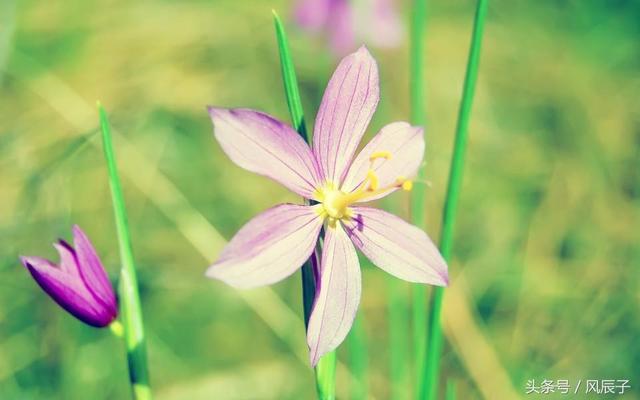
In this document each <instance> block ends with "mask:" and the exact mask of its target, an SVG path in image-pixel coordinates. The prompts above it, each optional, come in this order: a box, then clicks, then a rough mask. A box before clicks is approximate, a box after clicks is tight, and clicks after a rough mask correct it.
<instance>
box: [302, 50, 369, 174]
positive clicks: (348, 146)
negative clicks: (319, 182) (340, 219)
mask: <svg viewBox="0 0 640 400" xmlns="http://www.w3.org/2000/svg"><path fill="white" fill-rule="evenodd" d="M379 97H380V87H379V83H378V66H377V65H376V61H375V60H374V59H373V57H371V54H369V51H368V50H367V49H366V47H364V46H363V47H361V48H360V49H359V50H358V51H356V52H355V53H352V54H350V55H348V56H347V57H345V58H344V59H343V60H342V61H341V62H340V65H338V68H337V69H336V71H335V72H334V73H333V76H332V77H331V80H330V81H329V84H328V85H327V89H326V90H325V92H324V96H323V98H322V104H321V105H320V109H319V110H318V115H317V117H316V123H315V127H314V133H313V153H314V154H315V156H316V159H317V160H318V164H319V165H320V168H321V169H322V171H323V178H324V179H325V180H328V181H330V182H332V183H334V184H336V185H338V186H340V183H341V182H342V178H343V177H344V175H345V173H346V170H347V168H348V167H349V164H350V163H351V158H352V157H353V154H354V153H355V151H356V149H357V147H358V144H359V143H360V139H362V135H364V132H365V130H366V129H367V126H368V125H369V121H370V120H371V117H372V116H373V113H374V111H375V110H376V106H377V105H378V100H379Z"/></svg>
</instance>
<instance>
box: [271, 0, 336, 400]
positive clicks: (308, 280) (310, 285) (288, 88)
mask: <svg viewBox="0 0 640 400" xmlns="http://www.w3.org/2000/svg"><path fill="white" fill-rule="evenodd" d="M273 20H274V24H275V30H276V38H277V42H278V50H279V53H280V68H281V72H282V80H283V82H284V90H285V95H286V98H287V106H288V108H289V114H290V117H291V123H292V125H293V128H294V129H295V130H296V131H297V132H298V134H300V136H301V137H302V138H303V139H304V140H305V141H306V142H307V143H309V144H311V137H310V135H309V134H308V133H307V126H306V124H305V121H304V111H303V109H302V100H301V99H300V90H299V88H298V79H297V77H296V71H295V68H294V65H293V60H292V58H291V52H290V50H289V41H288V39H287V34H286V32H285V30H284V26H283V24H282V21H281V20H280V17H279V16H278V14H277V13H276V12H275V10H274V11H273ZM320 254H322V247H321V245H320V242H318V244H317V245H316V250H315V252H314V254H313V255H312V256H311V258H309V260H307V261H306V262H305V263H304V264H303V265H302V269H301V276H302V299H303V307H304V322H305V328H306V327H308V324H309V318H310V316H311V308H312V306H313V299H314V297H315V287H316V282H315V273H314V269H315V268H318V267H319V264H318V257H319V255H320ZM314 264H315V265H314ZM315 379H316V389H317V393H318V398H319V399H321V400H332V399H335V386H336V385H335V380H336V353H335V351H332V352H330V353H328V354H326V355H325V356H323V357H322V358H320V361H318V364H317V366H316V368H315Z"/></svg>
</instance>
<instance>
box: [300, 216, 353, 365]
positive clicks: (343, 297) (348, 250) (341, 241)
mask: <svg viewBox="0 0 640 400" xmlns="http://www.w3.org/2000/svg"><path fill="white" fill-rule="evenodd" d="M316 287H317V288H319V289H317V290H316V296H315V301H314V304H313V309H312V311H311V317H310V318H309V327H308V329H307V344H308V345H309V351H310V352H309V357H310V359H311V365H312V366H315V365H316V364H317V363H318V360H319V359H320V357H322V355H324V354H325V353H327V352H330V351H332V350H334V349H335V348H336V347H338V346H339V345H340V343H342V341H343V340H344V338H345V337H346V336H347V333H349V330H350V329H351V325H352V324H353V320H354V318H355V316H356V312H357V310H358V305H359V304H360V295H361V291H362V284H361V277H360V264H359V263H358V256H357V254H356V249H355V248H354V247H353V244H352V243H351V241H350V240H349V237H348V236H347V234H346V233H345V231H344V229H343V228H342V226H341V225H340V224H336V227H335V228H330V227H329V228H327V230H326V234H325V239H324V247H323V250H322V260H321V264H320V282H319V284H316Z"/></svg>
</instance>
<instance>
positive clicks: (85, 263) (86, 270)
mask: <svg viewBox="0 0 640 400" xmlns="http://www.w3.org/2000/svg"><path fill="white" fill-rule="evenodd" d="M73 244H74V246H75V252H76V258H77V260H78V272H79V273H80V277H81V278H82V280H83V281H84V282H85V285H86V286H87V289H88V290H89V291H90V292H91V293H92V294H93V295H94V296H95V297H96V299H97V300H98V301H100V302H101V303H102V305H103V306H104V307H105V308H107V309H109V310H110V311H111V312H112V313H113V315H114V316H116V315H118V304H117V302H116V295H115V293H114V291H113V286H112V285H111V282H110V281H109V277H108V276H107V272H106V271H105V269H104V267H103V265H102V262H101V261H100V258H99V257H98V254H97V253H96V250H95V248H94V247H93V245H92V244H91V242H90V241H89V238H88V237H87V235H86V234H85V233H84V232H83V231H82V229H80V227H79V226H78V225H74V226H73Z"/></svg>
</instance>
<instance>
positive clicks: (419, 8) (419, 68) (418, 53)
mask: <svg viewBox="0 0 640 400" xmlns="http://www.w3.org/2000/svg"><path fill="white" fill-rule="evenodd" d="M426 11H427V10H426V0H414V1H413V8H412V12H411V37H410V53H409V80H410V81H409V97H410V106H411V123H412V124H413V125H417V126H422V127H424V126H425V123H426V110H425V101H424V30H425V23H426V17H427V15H426V14H427V12H426ZM425 132H426V130H425ZM425 179H426V171H425V167H424V166H422V167H421V168H420V170H419V171H418V181H419V182H424V180H425ZM425 192H426V186H425V185H423V184H421V185H416V186H415V188H414V189H413V191H412V193H411V222H412V223H413V224H414V225H416V226H417V227H419V228H421V229H423V230H424V229H425V225H426V222H425V199H426V193H425ZM412 292H413V315H412V317H413V353H414V368H415V373H416V379H415V382H416V387H415V392H416V394H417V393H418V391H419V382H420V380H421V377H422V376H423V375H424V371H423V370H424V365H425V362H424V357H425V354H424V350H425V339H424V338H425V337H426V336H427V288H426V287H425V286H424V285H420V284H418V285H413V287H412Z"/></svg>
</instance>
